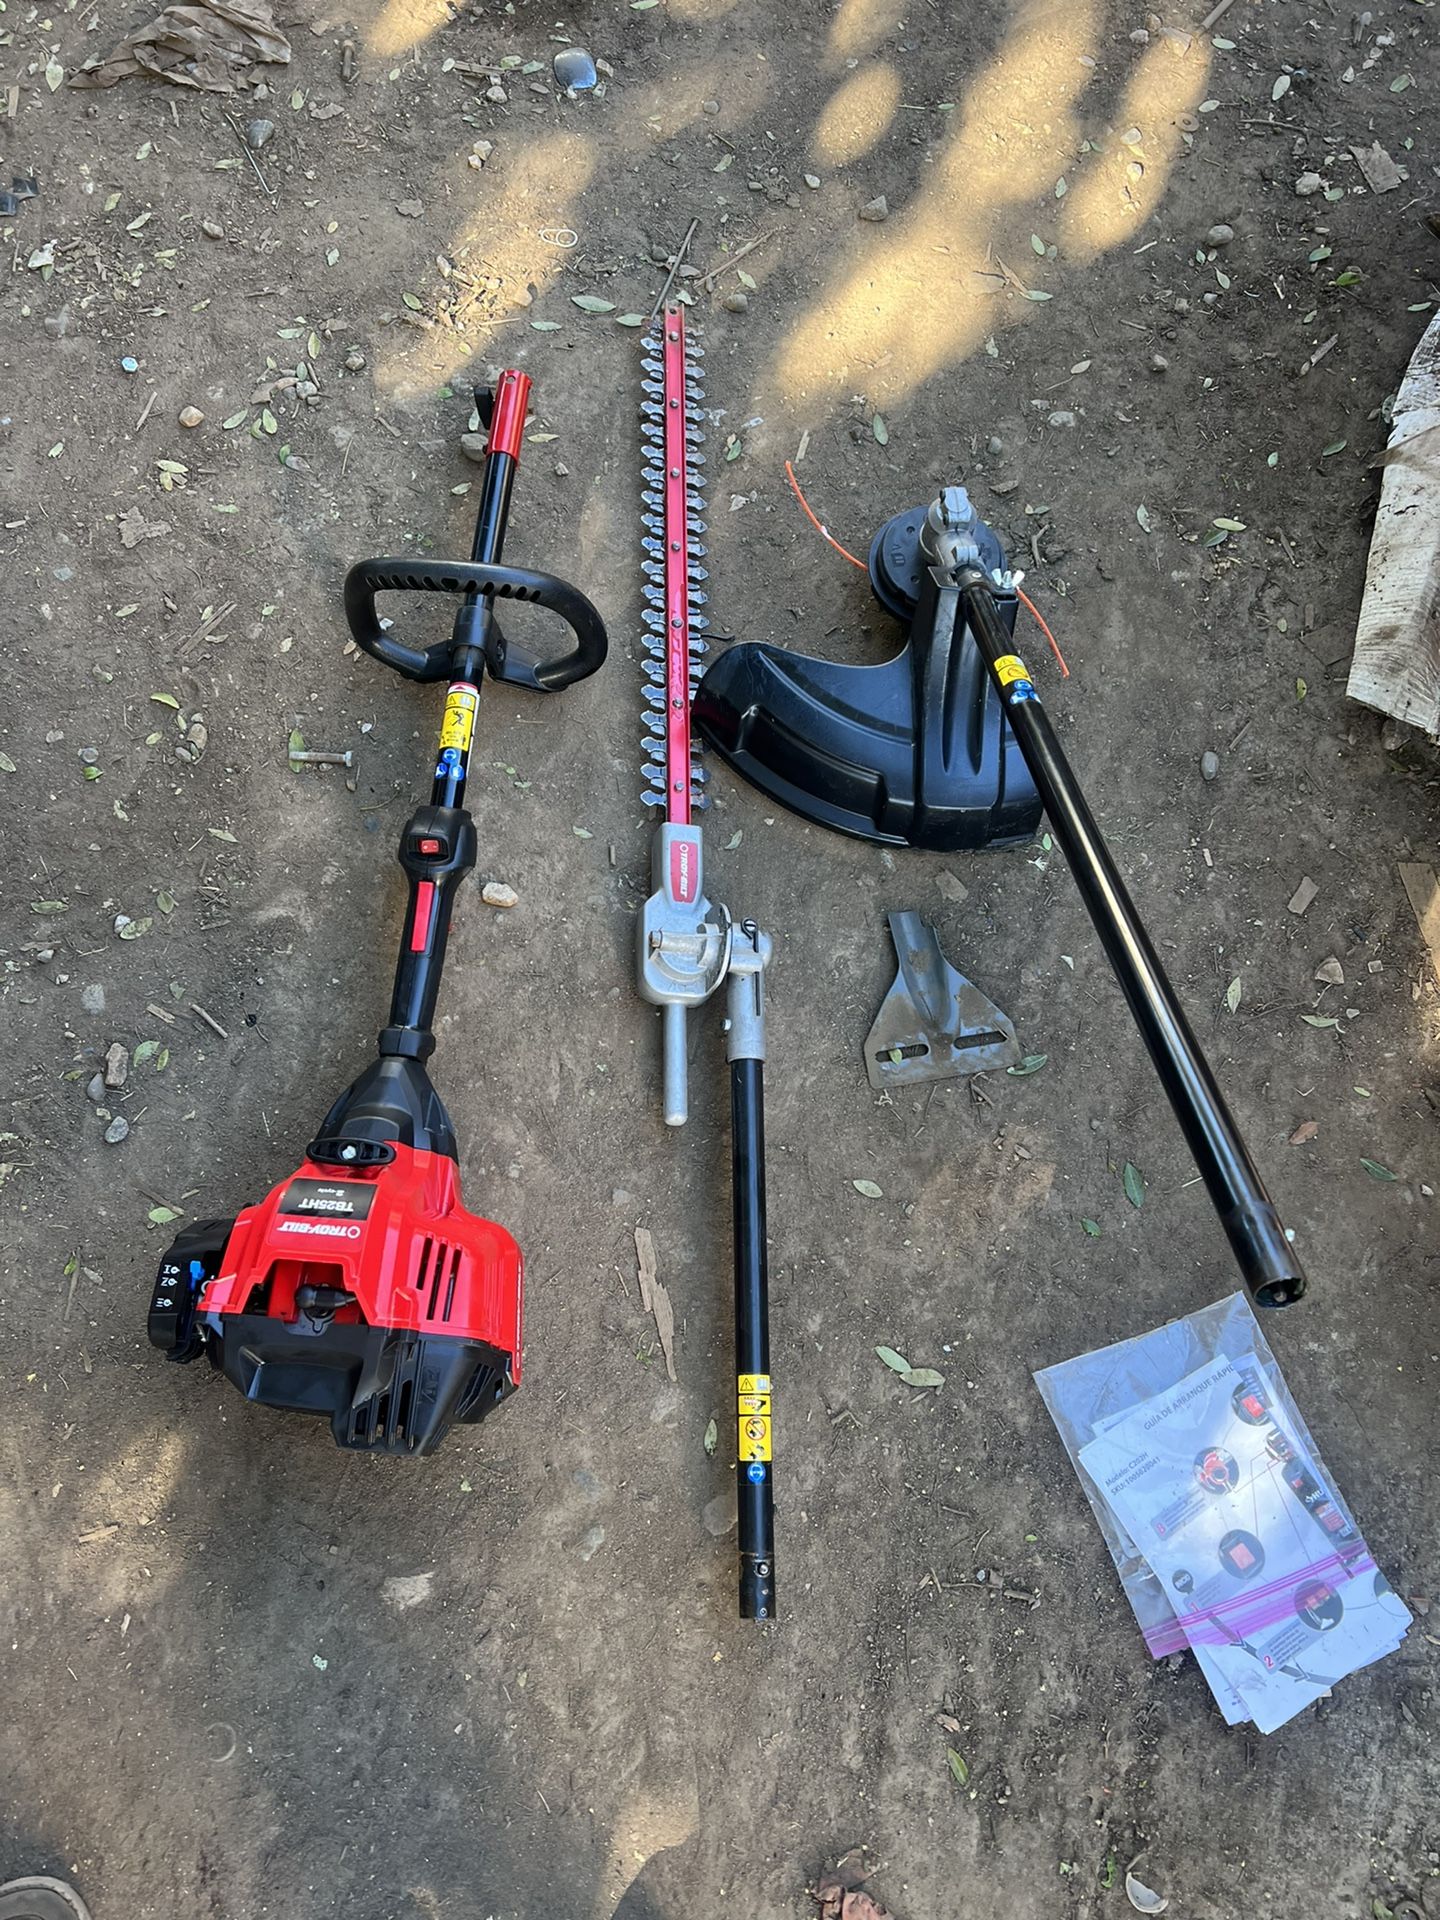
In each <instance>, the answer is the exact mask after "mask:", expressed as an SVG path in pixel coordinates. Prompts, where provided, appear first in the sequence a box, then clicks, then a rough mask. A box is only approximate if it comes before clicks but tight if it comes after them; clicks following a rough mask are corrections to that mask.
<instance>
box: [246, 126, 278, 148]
mask: <svg viewBox="0 0 1440 1920" xmlns="http://www.w3.org/2000/svg"><path fill="white" fill-rule="evenodd" d="M274 134H275V122H274V121H273V120H250V121H247V122H246V126H245V144H246V146H247V147H249V149H250V151H251V152H252V153H259V151H260V149H261V148H262V147H263V146H264V145H265V143H266V142H267V141H268V140H271V139H273V138H274Z"/></svg>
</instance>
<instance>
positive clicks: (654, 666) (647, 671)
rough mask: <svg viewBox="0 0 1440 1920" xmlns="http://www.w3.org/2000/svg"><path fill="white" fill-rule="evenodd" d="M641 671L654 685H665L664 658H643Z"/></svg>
mask: <svg viewBox="0 0 1440 1920" xmlns="http://www.w3.org/2000/svg"><path fill="white" fill-rule="evenodd" d="M640 671H641V672H642V673H643V674H644V676H645V678H646V679H647V680H648V681H649V682H650V683H651V685H652V686H656V687H663V686H664V684H665V663H664V661H663V660H642V661H641V662H640Z"/></svg>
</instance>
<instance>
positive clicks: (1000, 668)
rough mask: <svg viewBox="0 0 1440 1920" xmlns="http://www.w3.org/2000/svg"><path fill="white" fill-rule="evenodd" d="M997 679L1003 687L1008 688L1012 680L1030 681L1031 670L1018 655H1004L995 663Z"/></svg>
mask: <svg viewBox="0 0 1440 1920" xmlns="http://www.w3.org/2000/svg"><path fill="white" fill-rule="evenodd" d="M995 678H996V679H997V680H998V681H999V682H1000V684H1001V686H1002V687H1008V686H1009V684H1010V682H1011V681H1012V680H1028V679H1029V678H1030V669H1029V668H1028V667H1027V666H1026V664H1025V662H1024V661H1023V660H1022V659H1021V658H1020V656H1019V654H1018V653H1003V654H1001V656H1000V658H999V659H998V660H997V661H996V662H995Z"/></svg>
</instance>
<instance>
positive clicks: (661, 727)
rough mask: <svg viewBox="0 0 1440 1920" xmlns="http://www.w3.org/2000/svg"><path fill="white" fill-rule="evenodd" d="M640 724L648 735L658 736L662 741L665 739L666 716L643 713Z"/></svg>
mask: <svg viewBox="0 0 1440 1920" xmlns="http://www.w3.org/2000/svg"><path fill="white" fill-rule="evenodd" d="M640 724H641V726H642V727H644V729H645V731H646V732H647V733H653V734H656V735H658V736H659V737H660V738H661V739H662V740H663V739H664V737H665V716H664V714H663V713H642V714H641V716H640Z"/></svg>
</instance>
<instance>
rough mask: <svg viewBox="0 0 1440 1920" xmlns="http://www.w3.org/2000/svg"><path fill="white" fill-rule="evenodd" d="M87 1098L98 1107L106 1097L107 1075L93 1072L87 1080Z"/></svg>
mask: <svg viewBox="0 0 1440 1920" xmlns="http://www.w3.org/2000/svg"><path fill="white" fill-rule="evenodd" d="M85 1098H86V1099H87V1100H89V1101H90V1102H91V1103H92V1104H93V1105H94V1106H97V1107H98V1106H99V1104H100V1102H101V1101H102V1100H103V1099H104V1098H105V1076H104V1074H103V1073H96V1074H92V1075H91V1077H90V1079H89V1080H87V1081H86V1083H85Z"/></svg>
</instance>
